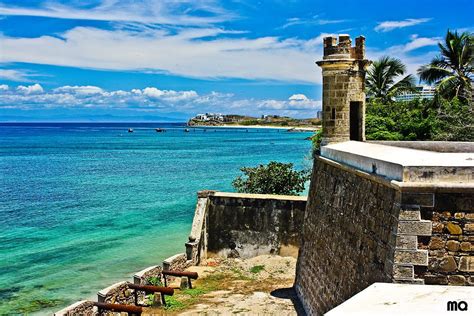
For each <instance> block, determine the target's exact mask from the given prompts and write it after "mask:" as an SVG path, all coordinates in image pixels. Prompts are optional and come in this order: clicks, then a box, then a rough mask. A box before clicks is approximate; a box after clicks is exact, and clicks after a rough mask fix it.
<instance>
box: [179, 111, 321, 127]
mask: <svg viewBox="0 0 474 316" xmlns="http://www.w3.org/2000/svg"><path fill="white" fill-rule="evenodd" d="M187 124H188V126H223V127H246V128H251V127H259V128H285V129H297V130H318V129H320V128H321V120H320V119H318V118H308V119H297V118H291V117H288V116H279V115H262V116H260V117H253V116H246V115H236V114H221V113H205V114H197V115H196V116H194V117H193V118H191V119H190V120H189V121H188V123H187Z"/></svg>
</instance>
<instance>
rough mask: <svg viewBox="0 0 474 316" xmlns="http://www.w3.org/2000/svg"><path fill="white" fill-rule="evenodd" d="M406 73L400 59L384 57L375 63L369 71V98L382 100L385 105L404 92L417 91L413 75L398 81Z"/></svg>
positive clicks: (367, 86)
mask: <svg viewBox="0 0 474 316" xmlns="http://www.w3.org/2000/svg"><path fill="white" fill-rule="evenodd" d="M405 72H406V67H405V65H404V64H403V63H402V61H401V60H400V59H397V58H393V57H388V56H383V57H382V58H380V59H379V60H377V61H375V62H374V63H373V64H372V65H371V66H370V68H369V70H368V71H367V76H366V90H367V95H368V97H369V98H377V99H380V100H381V101H382V102H384V103H388V102H390V101H393V99H394V97H396V96H397V95H400V94H402V93H404V92H413V91H414V90H415V78H414V77H413V76H412V75H408V76H405V77H403V78H402V79H401V80H398V81H396V79H397V78H398V77H400V76H402V75H403V74H405Z"/></svg>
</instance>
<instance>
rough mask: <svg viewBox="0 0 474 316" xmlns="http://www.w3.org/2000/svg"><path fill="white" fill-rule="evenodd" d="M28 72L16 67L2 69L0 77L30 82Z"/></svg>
mask: <svg viewBox="0 0 474 316" xmlns="http://www.w3.org/2000/svg"><path fill="white" fill-rule="evenodd" d="M29 75H30V74H29V73H28V72H25V71H22V70H14V69H0V79H4V80H10V81H17V82H28V81H30V80H29V79H28V76H29Z"/></svg>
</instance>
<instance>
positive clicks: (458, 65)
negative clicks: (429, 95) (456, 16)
mask: <svg viewBox="0 0 474 316" xmlns="http://www.w3.org/2000/svg"><path fill="white" fill-rule="evenodd" d="M438 46H439V49H440V51H441V55H439V56H437V57H435V58H433V59H432V60H431V63H429V64H428V65H425V66H422V67H420V68H419V69H418V75H419V76H420V80H423V81H425V82H427V83H429V84H433V83H434V84H436V90H437V93H438V94H439V95H440V96H441V97H443V98H446V99H449V100H451V99H453V98H454V97H457V98H459V99H460V100H461V101H464V102H466V101H470V99H471V93H472V79H473V76H474V39H473V35H472V34H471V33H468V32H464V33H461V34H459V33H458V32H457V31H454V32H451V31H449V30H448V32H447V33H446V36H445V39H444V44H442V43H439V44H438Z"/></svg>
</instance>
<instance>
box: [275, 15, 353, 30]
mask: <svg viewBox="0 0 474 316" xmlns="http://www.w3.org/2000/svg"><path fill="white" fill-rule="evenodd" d="M347 21H348V20H336V19H334V20H330V19H319V18H318V17H317V16H314V17H313V18H312V19H302V18H289V19H287V20H286V23H285V24H283V25H282V26H281V27H280V28H282V29H286V28H288V27H290V26H295V25H327V24H339V23H344V22H347Z"/></svg>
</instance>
